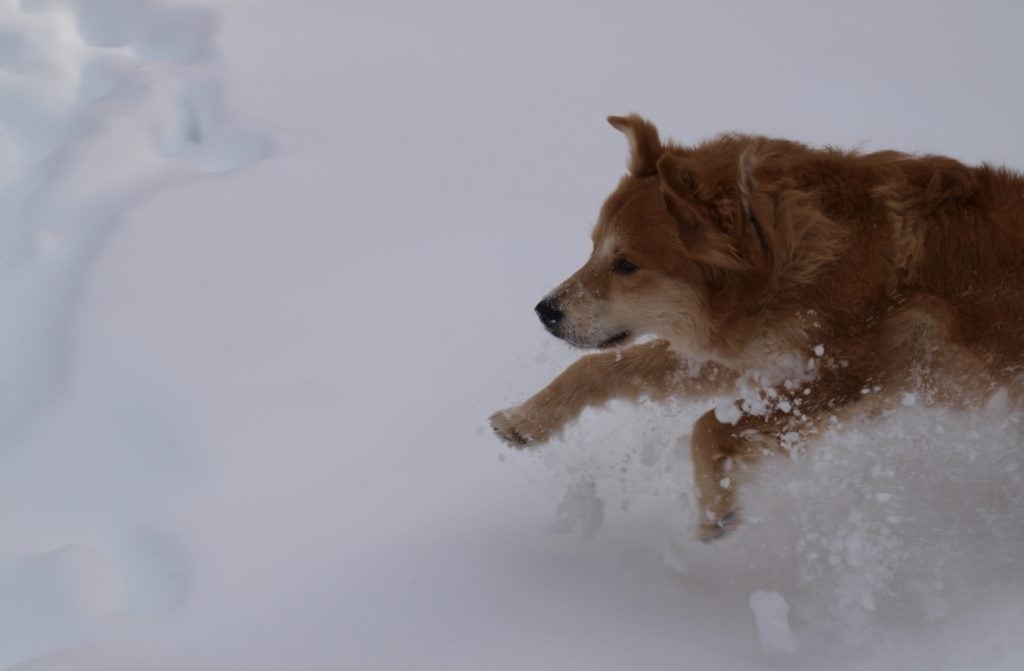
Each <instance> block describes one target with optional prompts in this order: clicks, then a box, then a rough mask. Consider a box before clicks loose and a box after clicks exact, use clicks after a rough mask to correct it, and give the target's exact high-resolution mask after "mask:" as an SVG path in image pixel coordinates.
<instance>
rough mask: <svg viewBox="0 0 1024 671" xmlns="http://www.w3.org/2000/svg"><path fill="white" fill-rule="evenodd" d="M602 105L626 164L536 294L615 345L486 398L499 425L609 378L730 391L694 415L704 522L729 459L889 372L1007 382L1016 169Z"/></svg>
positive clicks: (570, 403) (729, 488) (1019, 228)
mask: <svg viewBox="0 0 1024 671" xmlns="http://www.w3.org/2000/svg"><path fill="white" fill-rule="evenodd" d="M609 121H610V123H611V124H612V125H613V126H615V127H616V128H617V129H619V130H620V131H622V132H623V133H625V135H626V136H627V138H628V139H629V142H630V148H631V150H630V155H629V164H628V165H629V172H628V174H627V175H626V176H625V177H623V179H622V181H621V182H620V183H619V185H618V187H617V188H616V190H615V191H614V192H613V193H612V194H611V196H610V197H609V198H608V200H607V201H606V202H605V204H604V207H603V208H602V210H601V214H600V217H599V219H598V222H597V225H596V226H595V228H594V232H593V242H594V251H593V254H592V255H591V257H590V259H589V260H588V262H587V263H586V264H585V265H584V266H583V267H582V268H581V269H580V270H579V271H577V272H576V273H575V274H574V275H573V276H572V277H570V278H569V279H568V280H567V281H566V282H565V283H563V284H562V285H561V286H560V287H558V288H557V289H555V290H554V291H553V292H552V293H551V294H550V295H549V296H547V297H546V298H545V299H544V300H543V301H541V303H540V304H539V305H538V306H537V311H538V314H539V315H540V317H541V320H542V322H543V323H544V324H545V326H546V327H547V328H548V330H549V331H551V333H553V334H554V335H555V336H557V337H560V338H563V339H565V340H566V341H568V342H570V343H572V344H574V345H576V346H579V347H583V348H606V349H607V348H615V349H614V350H613V351H608V352H604V353H600V354H596V355H590V356H586V357H583V358H582V359H580V360H578V361H577V362H576V363H574V364H573V365H571V366H570V367H569V368H568V369H567V370H566V371H565V372H563V373H562V374H561V375H559V376H558V377H557V378H556V379H555V380H554V381H553V382H552V383H551V384H550V385H548V386H547V387H546V388H545V389H543V390H541V391H540V392H539V393H537V394H536V395H535V396H533V397H532V398H530V399H529V400H527V401H526V402H524V403H523V404H521V405H519V406H517V407H514V408H510V409H507V410H504V411H500V412H497V413H495V414H494V415H493V416H492V417H491V423H492V426H493V427H494V430H495V431H496V432H497V434H498V435H499V436H501V437H502V438H503V439H505V440H507V441H508V442H510V443H512V444H513V445H517V446H524V445H534V444H539V443H543V442H545V441H546V440H548V439H549V438H550V437H551V436H552V435H553V434H556V433H557V432H558V431H559V430H561V429H562V428H563V427H564V426H565V425H566V424H567V423H568V422H570V421H572V420H574V419H575V418H576V417H577V416H578V415H579V414H580V413H581V412H582V410H583V409H584V408H585V407H587V406H592V405H600V404H602V403H605V402H606V401H608V400H610V399H614V398H625V399H633V400H635V399H639V398H641V397H650V398H654V399H665V398H668V397H670V396H689V397H713V396H718V397H723V396H724V397H729V398H733V399H737V400H736V405H737V408H736V409H735V410H732V411H730V410H729V406H728V405H726V406H722V405H719V409H718V411H717V413H716V412H715V411H711V412H708V413H707V414H705V415H704V416H703V417H701V418H700V419H699V420H698V421H697V423H696V425H695V426H694V428H693V443H692V451H693V465H694V474H695V482H696V486H697V488H698V498H699V502H700V505H701V509H702V510H703V512H704V513H705V518H704V519H702V520H701V521H700V524H699V529H698V534H699V536H700V537H701V538H702V539H705V540H710V539H713V538H716V537H718V536H720V535H722V534H723V533H725V532H726V531H727V530H728V529H731V528H733V527H735V526H736V524H737V523H738V521H739V511H738V509H737V501H736V488H737V485H738V484H739V483H740V482H741V480H742V476H743V475H744V473H745V472H746V471H747V470H748V469H746V468H745V466H746V465H749V464H750V463H752V462H754V461H756V460H757V459H759V458H760V457H761V456H763V455H765V454H769V453H772V452H784V451H785V450H784V449H783V448H786V447H791V446H790V445H788V444H787V440H786V439H784V437H788V436H792V435H794V433H796V434H799V435H803V436H807V435H809V434H813V433H815V432H816V431H817V430H818V429H819V428H820V427H821V426H822V424H823V423H825V422H828V421H829V420H830V418H833V417H836V416H843V415H845V414H846V413H850V412H860V413H863V412H873V411H877V410H878V409H879V408H881V407H884V406H885V404H886V403H890V402H891V401H892V399H893V398H894V397H895V396H896V392H898V391H901V390H902V391H906V390H914V391H915V392H917V393H918V395H919V397H920V398H921V399H922V402H926V403H961V404H962V403H969V402H972V401H974V400H977V399H980V398H983V397H984V396H985V395H987V394H990V393H991V392H992V391H994V390H995V389H996V388H1000V387H1002V388H1006V389H1008V391H1009V393H1010V394H1011V395H1012V396H1016V397H1018V398H1019V395H1020V390H1021V389H1020V388H1021V381H1022V378H1021V366H1022V364H1024V335H1022V334H1024V310H1022V309H1021V306H1022V304H1024V225H1022V221H1024V179H1022V178H1021V177H1020V176H1019V175H1017V174H1015V173H1013V172H1010V171H1008V170H1006V169H1003V168H995V167H991V166H988V165H982V166H979V167H969V166H965V165H963V164H961V163H959V162H957V161H955V160H952V159H949V158H945V157H941V156H912V155H907V154H902V153H898V152H891V151H887V152H876V153H870V154H862V153H858V152H851V151H842V150H839V149H833V148H825V149H815V148H811V147H808V146H806V145H803V144H800V143H797V142H790V141H787V140H778V139H769V138H764V137H756V136H747V135H723V136H720V137H718V138H715V139H713V140H710V141H708V142H704V143H702V144H699V145H696V146H694V147H683V146H677V145H674V144H671V143H663V142H662V141H661V140H660V139H659V136H658V132H657V130H656V129H655V127H654V126H653V125H652V124H650V123H649V122H648V121H646V120H644V119H642V118H640V117H639V116H636V115H631V116H628V117H611V118H609ZM648 334H653V335H654V336H656V337H657V340H654V341H650V342H646V343H643V344H639V345H633V346H626V345H627V344H628V343H629V342H630V341H632V340H633V339H634V338H635V337H637V336H641V335H648ZM723 407H724V408H725V410H724V411H723Z"/></svg>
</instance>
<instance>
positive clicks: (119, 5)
mask: <svg viewBox="0 0 1024 671" xmlns="http://www.w3.org/2000/svg"><path fill="white" fill-rule="evenodd" d="M215 26H216V22H215V21H214V17H213V15H212V14H210V13H209V12H207V11H206V10H202V9H199V8H194V7H187V6H181V5H175V6H164V5H162V4H159V3H155V2H143V1H138V0H82V1H81V2H72V1H68V0H54V1H45V0H36V1H31V0H29V1H25V2H21V3H10V2H6V3H0V250H2V251H0V315H2V319H0V445H2V447H0V452H3V456H4V468H3V483H0V484H2V491H3V498H4V500H5V502H4V506H3V508H4V510H5V511H6V512H5V513H4V518H3V522H4V527H5V529H6V530H7V534H8V536H7V538H6V541H5V546H4V551H3V552H2V553H0V603H2V604H6V606H4V607H3V608H0V630H3V632H4V633H3V634H0V643H2V645H0V666H2V667H3V668H7V667H8V666H10V665H11V664H15V663H18V662H20V661H23V660H25V659H28V658H30V657H31V656H33V655H37V654H40V653H43V652H45V651H47V650H52V649H56V648H61V647H65V646H68V645H71V644H73V643H76V642H78V641H81V640H85V639H87V638H89V637H90V636H92V635H94V634H96V633H97V632H98V631H100V630H101V629H102V628H103V627H104V625H105V623H108V622H110V621H113V620H114V619H116V618H118V617H122V616H124V615H125V614H127V613H149V614H154V613H158V612H161V611H163V610H166V609H167V608H168V607H170V605H171V604H173V603H175V602H176V601H177V600H178V599H179V598H180V596H181V595H182V594H183V593H184V591H185V589H186V579H185V576H186V575H187V567H186V566H185V565H184V564H183V561H182V559H181V555H180V553H179V552H177V550H175V548H174V543H173V541H172V540H169V536H168V535H166V534H164V533H163V532H162V531H161V530H160V529H159V528H149V527H147V526H146V523H145V521H144V518H145V510H146V506H145V505H142V504H140V503H138V502H140V501H144V500H146V499H147V497H135V498H134V499H131V498H127V499H126V497H130V496H131V495H132V494H138V493H139V491H141V488H142V487H146V486H147V485H146V484H142V483H148V484H149V485H155V484H156V483H157V482H158V481H161V477H160V476H159V475H157V472H158V471H154V470H151V469H152V468H154V466H165V465H170V463H169V462H173V458H168V457H166V455H165V454H164V453H162V452H161V449H162V447H163V446H162V444H161V441H163V443H165V444H169V443H170V442H172V441H170V440H169V439H167V438H160V439H156V438H153V437H152V436H149V435H148V434H149V432H150V431H151V430H152V428H153V426H154V425H153V424H150V423H148V422H149V420H151V419H152V418H151V417H150V418H143V419H142V420H141V423H142V424H143V425H144V426H133V421H134V420H136V419H137V418H136V417H134V416H133V415H132V414H131V413H132V411H133V410H139V411H142V412H146V407H147V404H146V402H145V400H143V399H142V398H141V397H139V396H138V395H137V394H136V395H134V396H132V397H131V400H129V396H124V395H123V394H125V393H126V390H120V392H119V391H118V390H116V389H110V390H108V391H110V392H111V393H112V395H111V396H110V397H107V398H105V399H97V410H98V412H97V416H98V417H99V416H103V415H104V413H105V414H106V415H110V414H111V412H112V411H111V410H110V409H109V408H106V409H104V407H103V406H104V403H106V404H109V405H111V406H115V407H116V408H117V409H116V410H115V411H113V412H115V413H116V414H117V417H116V418H111V426H112V427H116V428H113V429H112V433H111V435H109V436H108V440H107V441H106V442H103V443H102V444H97V445H90V446H86V447H88V448H89V449H88V450H86V447H83V446H82V445H80V444H79V441H77V440H75V439H74V438H73V437H72V436H71V435H69V434H68V435H62V434H61V430H62V427H61V426H60V424H59V422H51V423H49V424H48V426H46V427H45V428H44V430H43V431H42V433H41V434H40V436H41V438H40V440H39V442H38V443H37V444H36V446H35V449H34V450H33V451H31V452H29V451H18V449H17V447H18V441H17V438H18V437H19V436H21V435H23V433H24V432H25V431H26V430H27V429H28V428H29V427H30V426H31V425H32V421H33V419H35V418H36V417H37V416H38V415H39V413H41V412H42V411H43V409H44V408H46V407H48V403H49V401H50V400H51V396H52V395H53V392H54V390H55V389H56V388H57V387H58V383H59V382H61V380H62V378H63V376H64V373H65V367H66V365H67V361H66V360H65V357H66V356H67V355H68V352H69V351H70V350H71V349H72V345H73V343H71V342H69V335H68V334H69V324H70V321H71V319H72V314H73V310H74V307H75V304H76V302H77V300H78V297H79V294H80V292H81V289H82V286H83V284H84V281H85V278H86V276H87V271H88V269H89V268H90V266H91V263H92V261H93V259H94V257H95V256H96V254H97V253H98V252H99V250H100V249H101V248H102V245H103V243H104V241H105V240H106V238H107V236H108V233H109V232H110V231H111V229H112V226H113V225H114V224H115V223H116V222H117V218H118V215H119V213H121V212H123V211H125V210H126V209H128V208H130V207H132V206H133V205H135V204H137V203H139V202H140V201H141V200H143V199H145V198H147V197H149V196H150V195H152V194H154V193H155V192H157V191H159V190H161V189H165V188H168V187H171V186H174V185H177V184H182V183H185V182H188V181H191V180H194V179H197V178H200V177H202V176H203V175H204V174H206V173H209V172H219V171H225V170H230V169H233V168H236V167H239V166H241V165H244V164H246V163H247V162H250V161H253V160H255V159H257V158H259V157H260V156H261V155H262V154H263V153H264V152H265V150H266V146H265V142H264V140H263V139H262V137H261V136H260V135H259V134H258V133H255V132H253V131H250V130H247V129H245V128H240V127H237V126H235V125H233V124H231V123H230V122H229V121H228V119H227V116H226V114H225V111H224V109H223V104H222V102H221V84H220V80H219V74H218V67H217V63H216V61H214V60H213V59H212V57H211V51H210V48H209V47H210V40H211V38H212V35H213V31H214V28H215ZM128 393H129V394H131V392H128ZM117 399H120V400H121V401H124V403H123V404H120V405H119V403H120V401H118V400H117ZM115 419H116V423H115ZM64 429H67V427H64ZM48 441H49V442H48ZM147 445H151V446H153V451H152V452H147V451H146V449H145V446H147ZM86 451H88V452H89V454H85V452H86ZM101 455H102V456H101ZM104 457H109V458H110V461H109V462H107V461H104ZM147 459H163V460H164V463H161V462H160V461H159V460H158V461H152V460H150V461H147ZM115 464H116V466H115ZM98 469H104V470H102V471H100V470H98ZM175 472H177V471H176V470H175V469H174V468H173V467H172V468H170V469H169V470H165V471H163V473H164V474H165V475H166V474H174V473H175ZM44 474H45V475H44ZM121 478H123V480H122V479H121ZM23 482H34V483H35V485H34V486H32V487H31V488H26V487H24V486H20V485H21V483H23ZM127 482H131V483H133V485H132V486H138V487H140V490H132V489H131V487H130V486H128V485H125V487H124V488H121V485H122V484H124V483H127ZM97 483H106V484H105V485H98V484H97ZM161 486H166V485H164V484H163V482H162V481H161ZM93 487H95V490H94V489H93ZM51 488H52V489H51ZM156 491H159V489H158V488H150V489H148V490H147V493H148V494H149V495H150V497H149V498H150V499H152V498H153V497H152V494H153V493H154V492H156ZM77 495H81V498H80V499H76V496H77ZM125 500H134V501H135V502H136V503H134V504H133V506H125V505H124V503H123V502H124V501H125ZM62 501H63V502H64V503H63V505H62V504H61V502H62ZM75 501H80V502H85V503H83V504H82V505H80V506H72V505H71V504H70V502H75ZM68 507H71V508H73V509H72V510H71V511H69V510H68V509H67V508H68ZM26 510H31V511H32V513H31V515H30V516H29V518H28V519H27V518H26V516H25V511H26ZM97 519H99V520H102V523H97V522H96V520H97ZM119 523H123V524H120V526H121V527H122V528H121V529H120V530H119V531H118V533H117V534H116V536H115V535H106V534H107V532H109V530H112V529H116V528H118V526H119ZM125 529H128V530H129V531H128V532H125ZM133 529H134V531H131V530H133Z"/></svg>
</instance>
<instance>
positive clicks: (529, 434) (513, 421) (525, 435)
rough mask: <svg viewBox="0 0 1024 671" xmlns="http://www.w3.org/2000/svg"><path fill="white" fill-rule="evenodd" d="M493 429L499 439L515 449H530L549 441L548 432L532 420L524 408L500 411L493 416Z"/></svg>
mask: <svg viewBox="0 0 1024 671" xmlns="http://www.w3.org/2000/svg"><path fill="white" fill-rule="evenodd" d="M491 428H493V429H494V433H496V434H498V437H499V438H501V439H502V440H504V441H505V442H506V443H508V444H509V445H512V446H513V447H529V446H530V445H536V444H538V443H543V442H544V441H545V440H547V438H548V435H547V432H546V431H544V430H543V429H541V427H540V426H539V425H538V424H537V423H536V422H533V421H531V420H530V416H529V414H528V413H526V412H524V411H523V409H522V406H520V407H517V408H508V409H507V410H499V411H498V412H496V413H494V414H493V415H491Z"/></svg>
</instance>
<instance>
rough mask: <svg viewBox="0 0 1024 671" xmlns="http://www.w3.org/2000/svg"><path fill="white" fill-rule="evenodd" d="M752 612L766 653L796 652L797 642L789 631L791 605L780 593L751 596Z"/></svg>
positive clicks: (759, 592) (753, 594)
mask: <svg viewBox="0 0 1024 671" xmlns="http://www.w3.org/2000/svg"><path fill="white" fill-rule="evenodd" d="M750 610H751V611H752V612H753V613H754V622H755V623H756V624H757V636H758V638H759V639H761V647H762V648H764V649H765V651H766V652H785V653H793V652H796V640H795V639H794V638H793V632H792V631H790V629H789V604H788V603H786V600H785V599H784V598H783V597H782V595H781V594H779V593H778V592H763V591H760V590H758V591H756V592H752V593H751V594H750Z"/></svg>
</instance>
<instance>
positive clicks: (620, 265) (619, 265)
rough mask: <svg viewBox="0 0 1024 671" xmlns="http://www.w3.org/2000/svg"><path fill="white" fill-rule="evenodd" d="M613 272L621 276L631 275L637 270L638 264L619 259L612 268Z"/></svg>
mask: <svg viewBox="0 0 1024 671" xmlns="http://www.w3.org/2000/svg"><path fill="white" fill-rule="evenodd" d="M612 270H614V271H615V272H617V273H618V274H620V275H629V274H630V273H631V272H633V271H635V270H636V264H635V263H633V262H631V261H627V260H626V259H617V260H616V261H615V265H613V266H612Z"/></svg>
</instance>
